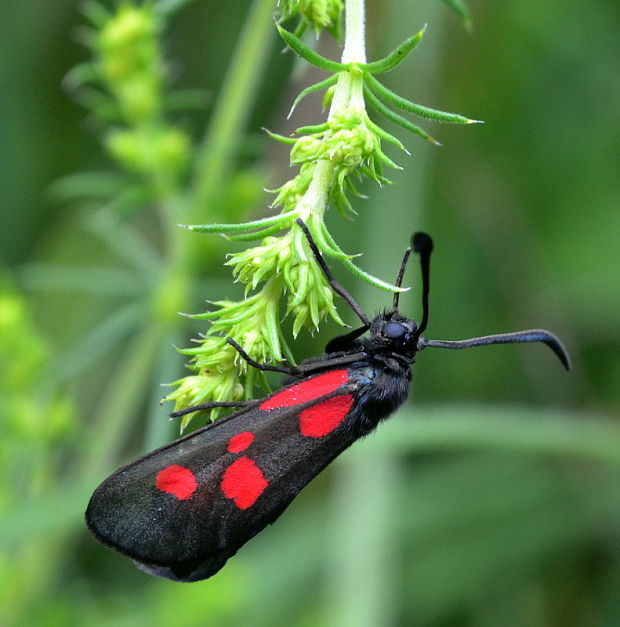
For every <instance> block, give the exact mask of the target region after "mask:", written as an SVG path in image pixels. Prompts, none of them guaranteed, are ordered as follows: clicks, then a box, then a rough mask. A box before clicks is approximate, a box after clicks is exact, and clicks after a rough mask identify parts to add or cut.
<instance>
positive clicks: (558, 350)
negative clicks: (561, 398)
mask: <svg viewBox="0 0 620 627" xmlns="http://www.w3.org/2000/svg"><path fill="white" fill-rule="evenodd" d="M522 342H542V343H543V344H546V345H547V346H548V347H549V348H550V349H551V350H552V351H553V352H554V353H555V355H556V356H557V358H558V359H559V360H560V361H561V362H562V365H563V366H564V368H566V370H570V369H571V362H570V357H569V355H568V352H567V350H566V349H565V348H564V345H563V344H562V342H560V340H559V338H558V337H556V336H555V335H554V334H553V333H551V332H549V331H546V330H545V329H528V330H526V331H516V332H514V333H498V334H496V335H485V336H483V337H473V338H470V339H468V340H456V341H452V340H427V339H425V338H421V339H420V341H419V343H418V346H419V348H420V350H421V349H423V348H426V347H427V346H434V347H437V348H453V349H461V348H473V347H474V346H487V345H488V344H518V343H522Z"/></svg>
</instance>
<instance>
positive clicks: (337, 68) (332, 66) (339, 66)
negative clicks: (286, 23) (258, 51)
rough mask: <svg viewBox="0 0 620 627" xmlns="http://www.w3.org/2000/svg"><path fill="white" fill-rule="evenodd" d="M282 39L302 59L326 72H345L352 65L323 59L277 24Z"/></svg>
mask: <svg viewBox="0 0 620 627" xmlns="http://www.w3.org/2000/svg"><path fill="white" fill-rule="evenodd" d="M276 27H277V29H278V32H279V33H280V37H282V39H283V40H284V42H285V43H286V45H287V46H288V47H289V48H290V49H291V50H294V51H295V52H296V53H297V54H298V55H299V56H300V57H303V58H304V59H305V60H306V61H308V63H312V65H316V67H318V68H320V69H321V70H325V71H326V72H345V71H346V70H348V69H349V67H350V64H346V65H345V64H344V63H338V62H336V61H331V60H330V59H326V58H325V57H322V56H321V55H320V54H318V53H317V52H315V51H314V50H312V48H309V47H308V46H306V44H305V43H304V42H303V41H301V39H299V38H297V37H295V35H293V33H291V32H289V31H287V30H286V29H284V28H282V27H281V26H280V25H279V24H276Z"/></svg>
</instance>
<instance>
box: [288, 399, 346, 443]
mask: <svg viewBox="0 0 620 627" xmlns="http://www.w3.org/2000/svg"><path fill="white" fill-rule="evenodd" d="M352 405H353V397H352V396H351V395H350V394H345V395H344V396H334V397H333V398H328V399H327V400H325V401H322V402H321V403H317V404H316V405H314V406H313V407H308V408H307V409H304V410H303V411H302V412H301V413H300V414H299V430H300V431H301V434H302V435H305V436H306V437H309V438H322V437H324V436H326V435H328V434H329V433H331V432H332V431H333V430H334V429H335V428H336V427H337V426H338V425H340V424H341V423H342V421H343V420H344V417H345V416H346V415H347V413H348V411H349V409H351V406H352Z"/></svg>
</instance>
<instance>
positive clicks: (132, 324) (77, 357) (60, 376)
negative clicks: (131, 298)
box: [48, 303, 146, 385]
mask: <svg viewBox="0 0 620 627" xmlns="http://www.w3.org/2000/svg"><path fill="white" fill-rule="evenodd" d="M145 309H146V307H145V306H143V305H142V304H141V303H132V304H130V305H126V306H125V307H123V308H121V309H118V310H116V311H114V312H113V313H112V314H110V316H108V318H106V319H105V320H104V321H103V322H102V323H101V324H100V325H99V326H97V327H96V328H95V329H94V330H93V331H91V332H90V333H89V334H88V335H86V336H85V337H83V338H82V340H81V341H80V343H79V344H78V345H77V346H74V347H73V348H72V349H71V350H70V351H69V352H68V353H65V354H64V355H62V356H61V357H60V358H59V359H58V360H57V361H56V362H55V363H54V364H53V367H52V368H50V374H49V381H48V383H49V384H50V385H55V384H58V383H59V382H61V381H66V380H67V379H71V378H72V377H75V376H78V375H80V374H81V373H82V372H83V371H84V370H86V369H87V368H89V367H91V366H92V365H93V364H95V363H96V362H97V361H98V360H99V359H100V358H101V357H103V356H104V355H105V354H106V353H107V352H109V351H111V350H113V349H114V348H115V347H116V346H117V345H118V344H120V343H121V342H122V340H123V339H124V338H127V337H129V336H130V335H131V331H132V330H133V329H135V328H137V327H138V326H139V324H140V321H141V320H142V319H143V317H144V315H145Z"/></svg>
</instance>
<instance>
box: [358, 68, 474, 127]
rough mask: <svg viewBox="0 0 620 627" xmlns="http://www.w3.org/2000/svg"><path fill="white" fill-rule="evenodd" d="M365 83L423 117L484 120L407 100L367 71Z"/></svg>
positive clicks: (410, 111)
mask: <svg viewBox="0 0 620 627" xmlns="http://www.w3.org/2000/svg"><path fill="white" fill-rule="evenodd" d="M364 82H365V84H366V85H367V86H368V87H369V88H370V89H371V90H372V91H373V93H374V94H375V95H377V96H378V97H379V98H381V99H383V100H384V101H386V102H388V103H389V104H392V105H394V106H396V107H400V108H401V109H402V110H403V111H407V112H408V113H413V114H414V115H418V116H420V117H423V118H429V119H431V120H437V121H438V122H449V123H451V124H481V123H482V120H470V119H469V118H466V117H465V116H463V115H459V114H458V113H447V112H446V111H439V110H438V109H431V108H430V107H425V106H423V105H419V104H416V103H415V102H411V101H410V100H406V99H405V98H403V97H402V96H399V95H398V94H395V93H394V92H393V91H392V90H391V89H388V88H387V87H386V86H385V85H382V84H381V83H380V82H379V81H378V80H377V79H376V78H375V77H374V76H372V75H370V74H368V73H366V74H364Z"/></svg>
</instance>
